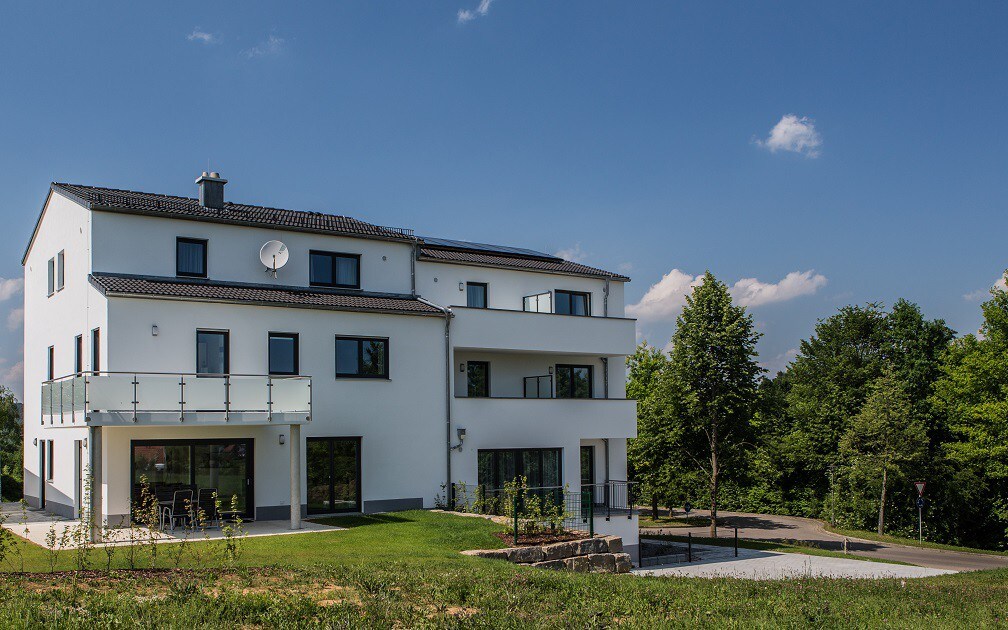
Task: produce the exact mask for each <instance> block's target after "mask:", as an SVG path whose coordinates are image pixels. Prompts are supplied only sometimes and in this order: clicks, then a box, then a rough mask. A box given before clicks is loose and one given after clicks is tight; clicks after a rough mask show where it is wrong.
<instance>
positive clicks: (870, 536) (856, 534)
mask: <svg viewBox="0 0 1008 630" xmlns="http://www.w3.org/2000/svg"><path fill="white" fill-rule="evenodd" d="M824 529H825V530H826V531H828V532H833V533H834V534H839V535H841V536H848V537H850V538H863V539H864V540H873V541H875V542H884V543H892V544H896V545H907V546H910V547H927V548H928V549H945V550H947V551H963V552H966V553H988V554H994V555H1000V556H1006V555H1008V551H995V550H991V549H977V548H976V547H960V546H957V545H944V544H942V543H935V542H928V541H926V540H925V541H924V542H923V543H922V542H918V540H917V539H916V538H903V537H900V536H890V535H888V534H883V535H881V536H879V535H878V534H877V533H876V532H869V531H864V530H860V529H841V528H839V527H831V526H830V525H828V524H827V525H826V526H825V528H824Z"/></svg>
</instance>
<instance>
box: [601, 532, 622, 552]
mask: <svg viewBox="0 0 1008 630" xmlns="http://www.w3.org/2000/svg"><path fill="white" fill-rule="evenodd" d="M605 541H606V544H607V545H609V553H623V539H622V538H620V537H619V536H605Z"/></svg>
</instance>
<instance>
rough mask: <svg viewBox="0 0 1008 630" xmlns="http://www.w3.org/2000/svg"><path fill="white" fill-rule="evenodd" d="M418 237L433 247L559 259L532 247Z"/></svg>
mask: <svg viewBox="0 0 1008 630" xmlns="http://www.w3.org/2000/svg"><path fill="white" fill-rule="evenodd" d="M419 238H420V239H422V240H423V242H424V243H426V244H427V245H432V246H434V247H451V248H454V249H466V250H470V251H477V252H493V253H496V254H510V255H512V256H534V257H536V258H550V259H553V260H560V259H559V258H557V257H556V256H553V255H552V254H544V253H543V252H537V251H535V250H533V249H525V248H522V247H509V246H507V245H491V244H489V243H473V242H471V241H457V240H454V239H450V238H437V237H434V236H421V237H419Z"/></svg>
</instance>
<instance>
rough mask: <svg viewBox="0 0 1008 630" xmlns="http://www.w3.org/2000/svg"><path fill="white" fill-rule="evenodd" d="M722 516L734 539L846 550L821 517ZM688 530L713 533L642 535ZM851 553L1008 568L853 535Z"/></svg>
mask: <svg viewBox="0 0 1008 630" xmlns="http://www.w3.org/2000/svg"><path fill="white" fill-rule="evenodd" d="M708 514H709V512H707V511H706V510H693V512H691V515H692V516H697V515H699V516H707V515H708ZM674 515H675V516H679V517H681V516H684V515H685V514H684V513H683V512H682V511H676V512H674ZM720 519H721V520H723V522H724V524H723V525H719V527H718V537H721V538H728V539H730V538H731V537H732V535H733V528H734V527H738V528H739V538H746V539H749V540H774V541H799V542H803V543H808V544H812V545H815V546H817V547H821V548H823V549H832V550H834V551H842V550H843V541H844V537H843V536H840V535H838V534H832V533H830V532H827V531H826V530H825V529H823V524H822V522H821V521H818V520H815V519H811V518H799V517H796V516H775V515H771V514H743V513H739V512H721V513H720ZM687 532H690V533H692V534H693V535H694V536H703V537H706V536H709V535H710V530H709V528H708V527H668V528H664V529H655V528H646V529H641V536H642V537H644V536H646V535H647V534H648V533H651V534H657V533H663V534H672V535H676V536H685V535H686V533H687ZM848 541H849V542H848V544H847V551H848V553H850V554H852V555H855V556H868V557H874V558H882V559H886V560H896V561H899V562H906V563H909V564H914V565H917V566H921V567H930V568H933V569H948V570H951V571H977V570H981V569H998V568H1008V556H1000V555H992V554H983V553H968V552H960V551H944V550H940V549H927V548H922V547H909V546H905V545H894V544H891V543H881V542H873V541H870V540H861V539H854V538H849V539H848Z"/></svg>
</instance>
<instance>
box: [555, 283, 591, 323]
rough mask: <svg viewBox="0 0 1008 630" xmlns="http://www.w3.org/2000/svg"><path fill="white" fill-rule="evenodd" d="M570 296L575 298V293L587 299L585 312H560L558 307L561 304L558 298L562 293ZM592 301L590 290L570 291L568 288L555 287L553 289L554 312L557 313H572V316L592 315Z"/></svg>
mask: <svg viewBox="0 0 1008 630" xmlns="http://www.w3.org/2000/svg"><path fill="white" fill-rule="evenodd" d="M561 293H562V294H564V295H567V296H568V300H570V298H573V297H574V296H575V295H579V296H583V297H584V299H585V314H584V315H577V314H576V313H558V312H557V307H558V306H559V305H560V300H559V299H558V298H559V296H560V294H561ZM591 307H592V303H591V293H590V292H588V291H568V290H566V289H554V290H553V312H554V313H555V314H557V315H570V316H571V317H591V312H592V309H591Z"/></svg>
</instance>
